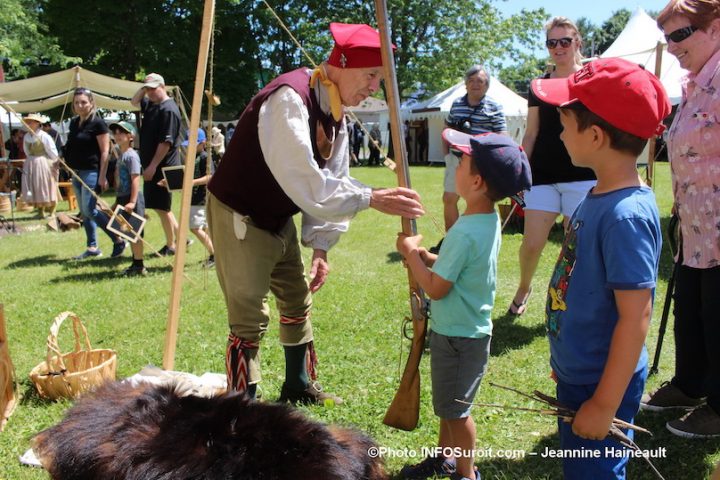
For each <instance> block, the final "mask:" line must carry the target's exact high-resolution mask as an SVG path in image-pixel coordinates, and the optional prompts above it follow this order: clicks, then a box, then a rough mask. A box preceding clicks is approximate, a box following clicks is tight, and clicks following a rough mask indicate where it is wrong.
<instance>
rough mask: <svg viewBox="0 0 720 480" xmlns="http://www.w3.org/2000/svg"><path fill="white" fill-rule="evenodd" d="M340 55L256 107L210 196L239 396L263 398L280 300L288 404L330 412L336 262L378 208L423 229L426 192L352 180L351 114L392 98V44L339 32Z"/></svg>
mask: <svg viewBox="0 0 720 480" xmlns="http://www.w3.org/2000/svg"><path fill="white" fill-rule="evenodd" d="M330 31H331V33H332V35H333V38H334V40H335V46H334V48H333V50H332V52H331V54H330V57H329V59H328V60H327V61H326V62H324V63H323V64H321V65H320V66H319V67H318V68H317V69H315V70H314V71H312V70H309V69H307V68H299V69H297V70H294V71H291V72H288V73H285V74H282V75H280V76H279V77H277V78H276V79H275V80H273V81H272V82H270V83H269V84H268V85H267V86H265V88H263V89H262V90H261V91H260V92H259V93H258V94H257V95H255V97H254V98H253V99H252V100H251V101H250V103H249V104H248V106H247V108H246V109H245V111H244V112H243V113H242V115H241V116H240V119H239V120H238V123H237V127H236V129H235V133H234V134H233V137H232V140H231V141H230V144H229V145H228V148H227V151H226V152H225V156H224V157H223V161H222V162H220V165H219V166H218V169H217V172H216V174H215V175H214V176H213V178H212V180H211V181H210V184H209V187H208V188H209V191H210V195H209V197H208V222H209V225H210V234H211V237H212V239H213V242H214V244H215V249H216V250H215V252H216V253H215V260H216V270H217V274H218V279H219V280H220V286H221V288H222V290H223V294H224V295H225V301H226V304H227V309H228V321H229V324H230V335H229V337H228V343H227V352H226V367H227V376H228V388H231V389H235V390H237V391H241V392H243V391H246V392H247V393H248V395H249V396H250V397H254V395H255V389H256V385H257V382H258V381H260V368H259V345H260V340H261V339H262V337H263V335H264V334H265V332H266V330H267V325H268V322H269V308H268V304H267V297H268V293H269V292H272V293H273V295H274V296H275V298H276V300H277V302H276V303H277V309H278V311H279V314H280V330H279V335H280V342H281V343H282V345H283V347H284V350H285V383H284V384H283V386H282V391H281V394H280V401H286V402H291V403H320V404H323V403H324V402H325V401H328V400H331V401H333V402H335V403H339V402H341V400H340V399H339V398H338V397H335V396H334V395H331V394H329V393H326V392H323V391H322V390H321V389H320V387H319V385H318V384H317V382H316V381H315V380H316V376H317V374H316V363H317V357H316V354H315V350H314V348H313V331H312V326H311V324H310V312H311V306H312V293H314V292H316V291H317V290H318V289H320V287H321V286H322V285H323V283H324V282H325V279H326V277H327V275H328V271H329V268H328V263H327V251H328V250H329V249H330V248H331V247H332V246H333V245H334V244H335V243H336V242H337V241H338V239H339V237H340V234H341V233H343V232H345V231H347V229H348V221H349V219H350V218H352V217H353V216H354V215H355V214H356V213H358V212H359V211H361V210H365V209H367V208H374V209H376V210H378V211H380V212H383V213H386V214H392V215H401V216H404V217H407V218H417V217H419V216H420V215H422V214H423V213H424V211H423V208H422V205H421V203H420V198H419V196H418V195H417V193H416V192H414V191H413V190H410V189H406V188H388V189H373V188H370V187H368V186H365V185H363V184H362V183H360V182H358V181H357V180H355V179H354V178H352V177H350V176H349V153H348V140H349V139H348V134H347V128H346V126H345V120H344V112H343V107H344V106H354V105H358V104H359V103H360V102H362V101H363V100H364V99H365V98H367V97H368V96H369V95H371V94H372V93H374V92H376V91H377V90H378V89H379V88H380V81H381V79H382V59H381V55H380V37H379V34H378V32H377V31H375V30H374V29H372V28H370V27H369V26H368V25H349V24H340V23H332V24H331V25H330ZM298 212H302V232H301V239H302V244H303V245H305V246H307V247H310V248H312V249H313V255H312V265H311V267H310V272H309V276H310V282H309V283H308V281H307V280H306V278H305V274H304V266H303V262H302V258H301V253H300V247H299V244H298V235H297V232H296V229H295V224H294V223H293V219H292V217H293V215H295V214H296V213H298Z"/></svg>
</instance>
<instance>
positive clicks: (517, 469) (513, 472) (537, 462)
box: [475, 433, 562, 480]
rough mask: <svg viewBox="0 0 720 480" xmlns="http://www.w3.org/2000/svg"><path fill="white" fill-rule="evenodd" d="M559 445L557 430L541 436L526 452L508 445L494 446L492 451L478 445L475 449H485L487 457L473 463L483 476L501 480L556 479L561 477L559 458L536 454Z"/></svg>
mask: <svg viewBox="0 0 720 480" xmlns="http://www.w3.org/2000/svg"><path fill="white" fill-rule="evenodd" d="M559 447H560V440H559V437H558V434H557V433H554V434H552V435H548V436H545V437H542V438H541V439H540V440H539V441H538V443H536V444H535V446H534V447H533V449H532V450H531V451H527V452H525V451H523V450H516V449H514V448H513V446H512V445H497V446H495V447H493V449H492V450H488V449H487V448H485V449H484V448H483V447H482V446H481V445H479V446H478V448H479V449H480V451H481V452H483V451H485V452H488V455H487V457H488V458H487V459H481V460H480V461H477V462H475V465H476V466H477V468H478V470H479V471H480V474H481V475H482V476H483V478H492V479H503V480H506V479H507V480H511V479H512V480H524V479H528V480H530V479H532V480H550V479H553V480H554V479H560V478H562V465H561V463H560V462H561V460H559V459H556V458H543V457H541V456H540V454H541V453H543V452H544V451H545V449H550V450H556V449H558V448H559ZM501 451H502V453H501ZM535 454H537V455H535ZM504 457H515V458H504Z"/></svg>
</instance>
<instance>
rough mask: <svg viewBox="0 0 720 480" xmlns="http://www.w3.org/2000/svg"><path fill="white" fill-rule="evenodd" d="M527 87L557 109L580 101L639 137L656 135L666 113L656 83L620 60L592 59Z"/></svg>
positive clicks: (667, 103)
mask: <svg viewBox="0 0 720 480" xmlns="http://www.w3.org/2000/svg"><path fill="white" fill-rule="evenodd" d="M531 85H532V90H533V93H534V94H535V95H536V96H537V97H538V98H539V99H540V100H542V101H543V102H546V103H549V104H550V105H557V106H559V107H564V106H567V105H570V104H572V103H575V102H580V103H582V104H583V105H585V106H586V107H587V109H588V110H590V111H591V112H593V113H594V114H596V115H597V116H599V117H600V118H602V119H603V120H605V121H606V122H608V123H609V124H610V125H612V126H613V127H615V128H618V129H620V130H622V131H623V132H627V133H630V134H632V135H635V136H637V137H640V138H650V137H652V136H653V135H660V134H661V133H662V132H663V131H664V130H665V125H663V123H662V121H663V119H664V118H665V117H667V116H668V115H669V114H670V101H669V100H668V97H667V93H665V88H663V86H662V84H661V83H660V80H658V79H657V77H656V76H655V75H653V74H652V73H650V72H648V71H647V70H645V69H644V68H643V67H642V66H640V65H638V64H636V63H632V62H629V61H627V60H623V59H622V58H601V59H598V60H593V61H592V62H588V63H587V64H585V65H584V66H583V68H581V69H580V70H578V71H577V72H575V73H574V74H573V75H570V76H569V77H568V78H552V79H551V78H540V79H536V80H533V81H532V84H531Z"/></svg>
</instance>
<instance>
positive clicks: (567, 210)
mask: <svg viewBox="0 0 720 480" xmlns="http://www.w3.org/2000/svg"><path fill="white" fill-rule="evenodd" d="M595 183H596V182H595V180H583V181H578V182H565V183H551V184H549V185H533V187H532V189H530V190H528V191H527V192H525V205H526V206H525V210H540V211H543V212H551V213H562V214H563V215H564V216H566V217H568V218H570V217H571V216H572V214H573V212H575V209H576V208H577V206H578V205H579V204H580V202H581V201H582V199H583V198H585V195H587V193H588V192H589V191H590V189H591V188H592V187H594V186H595Z"/></svg>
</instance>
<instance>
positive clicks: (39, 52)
mask: <svg viewBox="0 0 720 480" xmlns="http://www.w3.org/2000/svg"><path fill="white" fill-rule="evenodd" d="M41 6H42V4H41V2H40V1H39V0H3V1H2V6H1V7H0V61H2V62H3V67H4V69H5V70H6V72H5V73H6V76H7V78H6V80H16V79H19V78H24V77H26V76H28V75H29V74H30V73H31V72H32V71H33V70H34V69H37V68H38V67H40V66H42V67H45V66H56V67H64V66H66V65H67V64H68V63H72V62H74V61H76V60H77V59H75V58H71V57H67V56H65V55H64V54H63V52H62V50H61V48H60V47H59V46H58V43H57V40H56V38H55V37H54V36H52V35H50V34H49V32H48V29H47V27H46V26H45V25H44V24H43V23H42V22H40V21H39V18H38V16H39V12H40V11H41Z"/></svg>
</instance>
